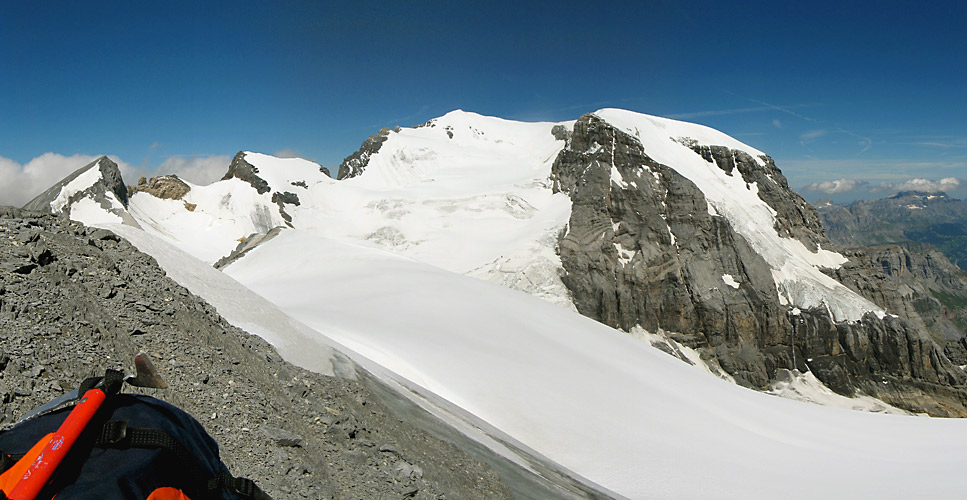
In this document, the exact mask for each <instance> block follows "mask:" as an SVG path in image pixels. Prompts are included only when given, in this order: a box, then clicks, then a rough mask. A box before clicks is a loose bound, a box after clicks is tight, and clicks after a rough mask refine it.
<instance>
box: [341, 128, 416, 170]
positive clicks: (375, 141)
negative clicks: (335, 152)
mask: <svg viewBox="0 0 967 500" xmlns="http://www.w3.org/2000/svg"><path fill="white" fill-rule="evenodd" d="M428 123H429V122H428ZM396 131H399V128H397V129H396ZM389 134H390V129H388V128H384V129H380V131H379V132H377V133H376V135H371V136H369V138H367V139H366V140H365V141H363V143H362V144H361V145H360V146H359V150H358V151H356V152H355V153H353V154H351V155H349V156H347V157H346V159H344V160H343V161H342V163H341V164H340V165H339V171H338V173H337V176H336V179H338V180H343V179H349V178H351V177H356V176H359V175H360V174H362V173H363V171H364V170H366V167H367V166H368V165H369V159H370V157H372V156H373V155H374V154H376V153H378V152H379V149H380V148H381V147H383V143H384V142H386V139H389Z"/></svg>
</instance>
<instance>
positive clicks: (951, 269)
mask: <svg viewBox="0 0 967 500" xmlns="http://www.w3.org/2000/svg"><path fill="white" fill-rule="evenodd" d="M840 253H842V254H843V255H844V256H846V257H847V258H849V259H850V261H849V262H848V263H846V264H844V265H843V266H842V267H841V268H839V269H836V270H835V271H829V274H830V275H831V276H833V277H834V278H836V279H837V280H838V281H839V282H841V283H843V284H844V285H846V286H848V287H849V288H851V289H852V290H854V291H856V292H857V293H859V294H860V295H863V296H864V297H866V298H868V299H870V300H871V301H873V302H874V303H876V304H877V305H878V306H880V307H883V308H884V309H886V310H887V311H890V312H891V313H894V314H897V315H899V316H900V317H902V318H905V319H907V320H909V321H910V323H911V324H912V325H913V326H915V327H916V328H917V330H920V331H925V332H928V333H929V335H930V337H931V338H932V339H933V340H934V342H936V343H937V344H938V345H939V346H942V347H943V349H944V354H945V355H946V356H947V358H949V359H950V360H951V361H952V362H953V363H954V364H956V365H967V273H964V272H963V271H961V270H960V269H959V268H958V267H957V266H955V265H953V264H952V263H951V262H950V261H949V260H947V258H946V257H945V256H944V254H942V253H940V252H939V251H937V250H935V249H926V250H925V251H923V252H913V251H910V250H909V249H907V248H905V247H903V246H900V245H879V246H874V247H867V248H851V249H847V250H841V251H840Z"/></svg>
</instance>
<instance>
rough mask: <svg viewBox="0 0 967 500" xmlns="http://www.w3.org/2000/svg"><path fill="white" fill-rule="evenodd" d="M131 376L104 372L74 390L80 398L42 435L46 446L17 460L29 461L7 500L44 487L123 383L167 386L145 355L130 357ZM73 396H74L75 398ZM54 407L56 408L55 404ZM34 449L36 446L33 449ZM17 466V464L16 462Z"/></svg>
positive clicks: (28, 498) (28, 497)
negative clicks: (98, 377) (45, 434)
mask: <svg viewBox="0 0 967 500" xmlns="http://www.w3.org/2000/svg"><path fill="white" fill-rule="evenodd" d="M134 369H135V375H127V376H125V375H124V374H123V373H121V372H119V371H117V370H108V371H107V373H105V374H104V377H102V378H100V379H88V381H85V383H83V384H81V387H79V388H78V389H77V394H78V395H80V394H81V392H82V391H83V395H82V396H81V398H80V399H79V400H78V401H77V403H76V404H75V405H74V409H73V410H71V412H70V414H68V415H67V418H66V419H64V422H63V423H61V424H60V427H59V428H58V429H57V431H56V432H54V433H53V434H49V435H48V436H49V439H48V436H45V437H44V439H45V440H46V441H47V443H46V445H45V446H44V447H43V448H42V449H41V450H40V451H39V453H38V454H37V455H36V456H35V457H33V456H32V454H28V455H27V456H25V457H24V458H23V459H21V460H30V459H31V458H32V462H31V463H30V465H29V466H28V467H27V468H26V471H25V472H24V474H23V476H22V477H21V478H20V480H19V481H18V482H17V484H16V485H15V486H14V487H13V490H12V491H10V493H9V494H8V495H7V498H9V499H10V500H34V499H35V498H36V497H37V495H38V494H39V493H40V490H42V489H43V488H44V486H45V485H46V484H47V482H48V481H49V480H50V477H51V476H52V475H53V473H54V471H55V470H56V469H57V466H58V465H60V463H61V461H62V460H63V459H64V456H65V455H67V452H68V451H69V450H70V448H71V446H73V445H74V442H75V441H77V438H78V437H79V436H80V435H81V432H83V431H84V428H85V427H87V424H88V423H89V422H90V421H91V419H92V418H93V417H94V414H95V413H97V410H98V409H99V408H100V407H101V405H102V404H103V403H104V401H105V400H106V399H107V398H108V397H109V396H112V395H114V394H117V393H118V392H120V390H121V386H122V385H123V384H124V382H127V383H129V384H131V385H133V386H137V387H152V388H157V389H164V388H166V387H168V384H166V383H165V381H164V380H163V379H162V378H161V375H159V374H158V370H157V369H155V367H154V364H153V363H152V362H151V359H150V358H148V355H147V354H145V353H140V354H138V355H137V356H136V357H135V358H134ZM75 397H76V396H75ZM55 406H56V405H55ZM35 448H36V447H35ZM18 463H19V462H18Z"/></svg>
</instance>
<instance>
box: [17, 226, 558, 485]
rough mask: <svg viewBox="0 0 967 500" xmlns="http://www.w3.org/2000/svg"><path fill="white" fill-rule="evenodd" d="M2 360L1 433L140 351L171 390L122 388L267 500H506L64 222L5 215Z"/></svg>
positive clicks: (398, 417)
mask: <svg viewBox="0 0 967 500" xmlns="http://www.w3.org/2000/svg"><path fill="white" fill-rule="evenodd" d="M0 351H2V352H0V398H2V405H0V423H2V425H3V426H4V427H9V426H10V425H12V424H13V423H14V422H15V421H16V420H17V419H18V418H20V417H21V416H23V415H25V414H26V413H27V412H28V411H30V410H31V409H33V408H35V407H37V406H39V405H41V404H43V403H45V402H46V401H48V400H50V399H52V398H54V397H56V396H59V395H61V394H63V393H64V392H65V391H68V390H70V389H73V388H75V387H76V386H77V384H78V383H79V382H80V381H81V380H82V379H84V378H86V377H88V376H91V375H95V374H103V372H104V370H105V369H107V368H116V369H123V370H126V371H131V370H132V369H133V358H134V356H135V355H136V354H137V353H138V352H141V351H143V352H146V353H148V354H150V355H151V356H152V357H153V359H154V362H155V365H156V366H157V367H158V369H159V371H160V372H161V374H162V376H163V377H164V378H165V379H166V381H167V382H168V384H169V386H170V388H168V389H165V390H141V389H136V388H130V387H129V388H127V389H126V390H128V391H143V392H146V393H149V394H150V395H152V396H155V397H158V398H160V399H164V400H166V401H169V402H171V403H173V404H175V405H177V406H179V407H181V408H183V409H185V410H186V411H188V412H189V413H190V414H192V415H193V416H194V417H195V418H197V419H198V420H199V421H201V422H202V424H203V425H204V426H205V427H206V428H207V429H208V431H209V432H210V433H211V434H212V435H213V436H214V437H215V439H216V440H217V441H218V443H219V445H220V446H221V452H222V459H223V460H224V461H225V463H226V464H227V465H228V466H229V469H230V470H231V471H232V473H233V474H235V475H238V476H244V477H249V478H251V479H253V480H255V481H256V482H257V483H258V484H259V485H260V486H261V487H262V488H263V489H264V490H265V491H266V492H267V493H269V494H270V495H272V497H273V498H276V499H285V498H312V499H317V498H318V499H323V498H326V499H328V498H332V499H336V498H338V499H343V498H345V499H350V498H351V499H391V498H417V499H442V498H447V499H454V498H466V499H477V498H510V497H511V491H510V489H508V487H507V486H506V485H505V484H503V483H502V481H501V478H500V477H499V476H498V474H497V473H496V472H494V470H493V469H491V468H490V467H489V466H487V465H484V464H483V463H481V462H480V461H477V460H475V459H473V458H471V457H470V456H468V455H467V454H465V453H463V452H462V451H460V450H458V449H457V448H456V447H454V446H453V445H452V444H449V443H447V442H444V441H442V440H440V439H436V438H434V437H431V436H430V435H429V434H428V433H426V432H424V431H422V430H419V429H417V428H415V427H414V426H413V425H411V423H410V421H409V420H410V419H413V418H417V419H420V418H424V417H422V416H420V415H417V416H416V417H413V415H412V414H413V412H412V411H410V412H408V415H404V414H403V413H399V412H398V413H394V412H393V411H391V410H389V409H388V408H387V407H386V406H385V405H384V404H383V403H381V401H380V400H379V399H378V398H377V397H375V396H374V395H373V393H372V392H371V391H370V390H369V389H367V387H366V386H365V385H364V384H363V383H362V382H361V381H359V380H348V379H344V378H334V377H326V376H322V375H318V374H314V373H310V372H307V371H305V370H302V369H300V368H297V367H294V366H292V365H290V364H289V363H286V362H285V361H283V360H282V359H281V358H280V357H279V356H278V354H276V352H275V350H274V349H273V348H272V347H271V346H269V345H268V344H267V343H265V342H264V341H263V340H262V339H260V338H258V337H254V336H252V335H249V334H247V333H245V332H244V331H241V330H239V329H238V328H235V327H233V326H231V325H229V324H228V323H227V322H226V321H225V320H224V319H222V318H221V317H220V316H219V315H218V313H217V312H216V311H215V310H214V308H212V307H211V306H209V305H208V304H207V303H205V302H204V301H202V300H201V299H199V298H197V297H195V296H193V295H191V294H190V293H189V292H188V291H187V290H186V289H184V288H183V287H181V286H180V285H178V284H177V283H175V282H174V281H172V280H171V279H169V278H167V277H166V276H165V273H164V271H163V270H161V269H160V268H159V267H158V266H157V264H156V263H155V261H154V259H153V258H151V257H149V256H147V255H144V254H142V253H140V252H138V251H137V250H136V249H134V247H132V246H131V245H130V244H128V243H127V242H126V241H124V240H122V239H120V238H118V237H117V236H116V235H114V234H113V233H111V232H108V231H105V230H103V229H91V228H87V227H85V226H82V225H80V224H78V223H76V222H71V221H69V220H67V218H66V217H55V216H52V215H47V214H41V213H39V212H31V211H24V210H20V209H15V208H10V207H2V208H0ZM364 379H365V377H361V380H364ZM535 497H537V498H540V497H541V496H540V494H535Z"/></svg>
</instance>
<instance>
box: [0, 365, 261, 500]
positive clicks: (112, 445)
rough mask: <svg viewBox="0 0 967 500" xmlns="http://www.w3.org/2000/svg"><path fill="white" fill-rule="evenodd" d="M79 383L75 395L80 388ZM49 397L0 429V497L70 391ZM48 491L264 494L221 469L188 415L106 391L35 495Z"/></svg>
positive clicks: (148, 497) (127, 498) (62, 495)
mask: <svg viewBox="0 0 967 500" xmlns="http://www.w3.org/2000/svg"><path fill="white" fill-rule="evenodd" d="M88 385H92V384H90V383H89V384H88ZM118 385H120V384H118ZM83 387H84V385H82V389H81V390H79V391H78V394H84V390H83ZM54 403H55V404H48V405H45V406H44V407H42V408H41V410H40V411H38V412H35V414H32V415H31V416H29V417H28V418H27V419H25V420H24V421H22V422H20V423H18V424H17V425H16V426H14V427H13V428H11V429H9V430H7V431H5V432H3V433H0V472H2V473H3V474H2V475H0V499H4V498H7V495H8V494H10V492H11V491H12V488H13V486H12V485H13V484H15V483H16V482H17V481H19V479H20V477H21V476H22V475H23V474H24V473H23V469H24V463H26V462H29V461H33V460H35V459H37V458H36V454H37V452H36V451H34V456H33V457H32V456H28V457H27V458H26V459H23V457H24V456H25V455H28V452H30V451H31V448H33V447H35V445H38V442H40V441H41V440H43V439H44V438H45V436H48V435H49V434H50V433H52V432H55V431H56V430H57V429H58V428H59V427H60V425H61V423H63V422H64V420H65V419H66V418H67V416H68V414H70V413H71V411H72V409H73V408H74V406H75V405H76V404H77V403H78V397H77V395H76V394H75V395H73V397H67V398H64V400H63V401H55V402H54ZM48 440H49V438H48ZM41 458H42V455H41ZM22 459H23V460H22ZM18 462H20V464H19V465H18ZM18 467H19V469H18ZM54 496H56V497H57V499H58V500H215V499H217V500H271V499H270V498H269V496H268V495H266V494H265V493H263V492H262V491H261V490H260V489H259V488H258V486H256V485H255V483H254V482H252V481H251V480H248V479H244V478H235V477H233V476H232V475H231V474H230V473H229V471H228V468H227V467H226V466H225V464H224V463H222V461H221V460H220V458H219V455H218V444H217V443H216V442H215V440H214V439H212V437H211V436H210V435H209V434H208V433H207V432H206V431H205V429H204V428H203V427H202V425H201V424H200V423H199V422H198V421H197V420H195V419H194V418H192V417H191V416H190V415H188V414H187V413H185V412H184V411H182V410H180V409H178V408H176V407H175V406H172V405H170V404H168V403H166V402H164V401H161V400H158V399H155V398H152V397H149V396H141V395H133V394H117V393H115V394H110V395H108V397H107V399H106V400H105V401H104V403H103V404H102V405H101V406H100V408H99V409H98V410H97V412H96V413H95V414H94V417H93V418H92V419H91V421H90V422H89V423H88V424H87V425H86V426H85V427H84V430H83V432H82V433H81V434H80V436H79V437H78V438H77V441H76V442H75V443H74V445H73V446H72V447H71V448H70V450H69V451H68V452H67V454H66V456H65V457H64V459H63V461H62V462H61V463H60V464H59V465H58V466H57V467H56V470H55V471H54V473H53V475H52V476H51V478H50V480H49V482H47V483H46V486H45V487H44V488H43V490H41V492H40V494H39V495H38V496H37V497H36V498H37V499H43V500H48V499H51V498H54Z"/></svg>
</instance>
